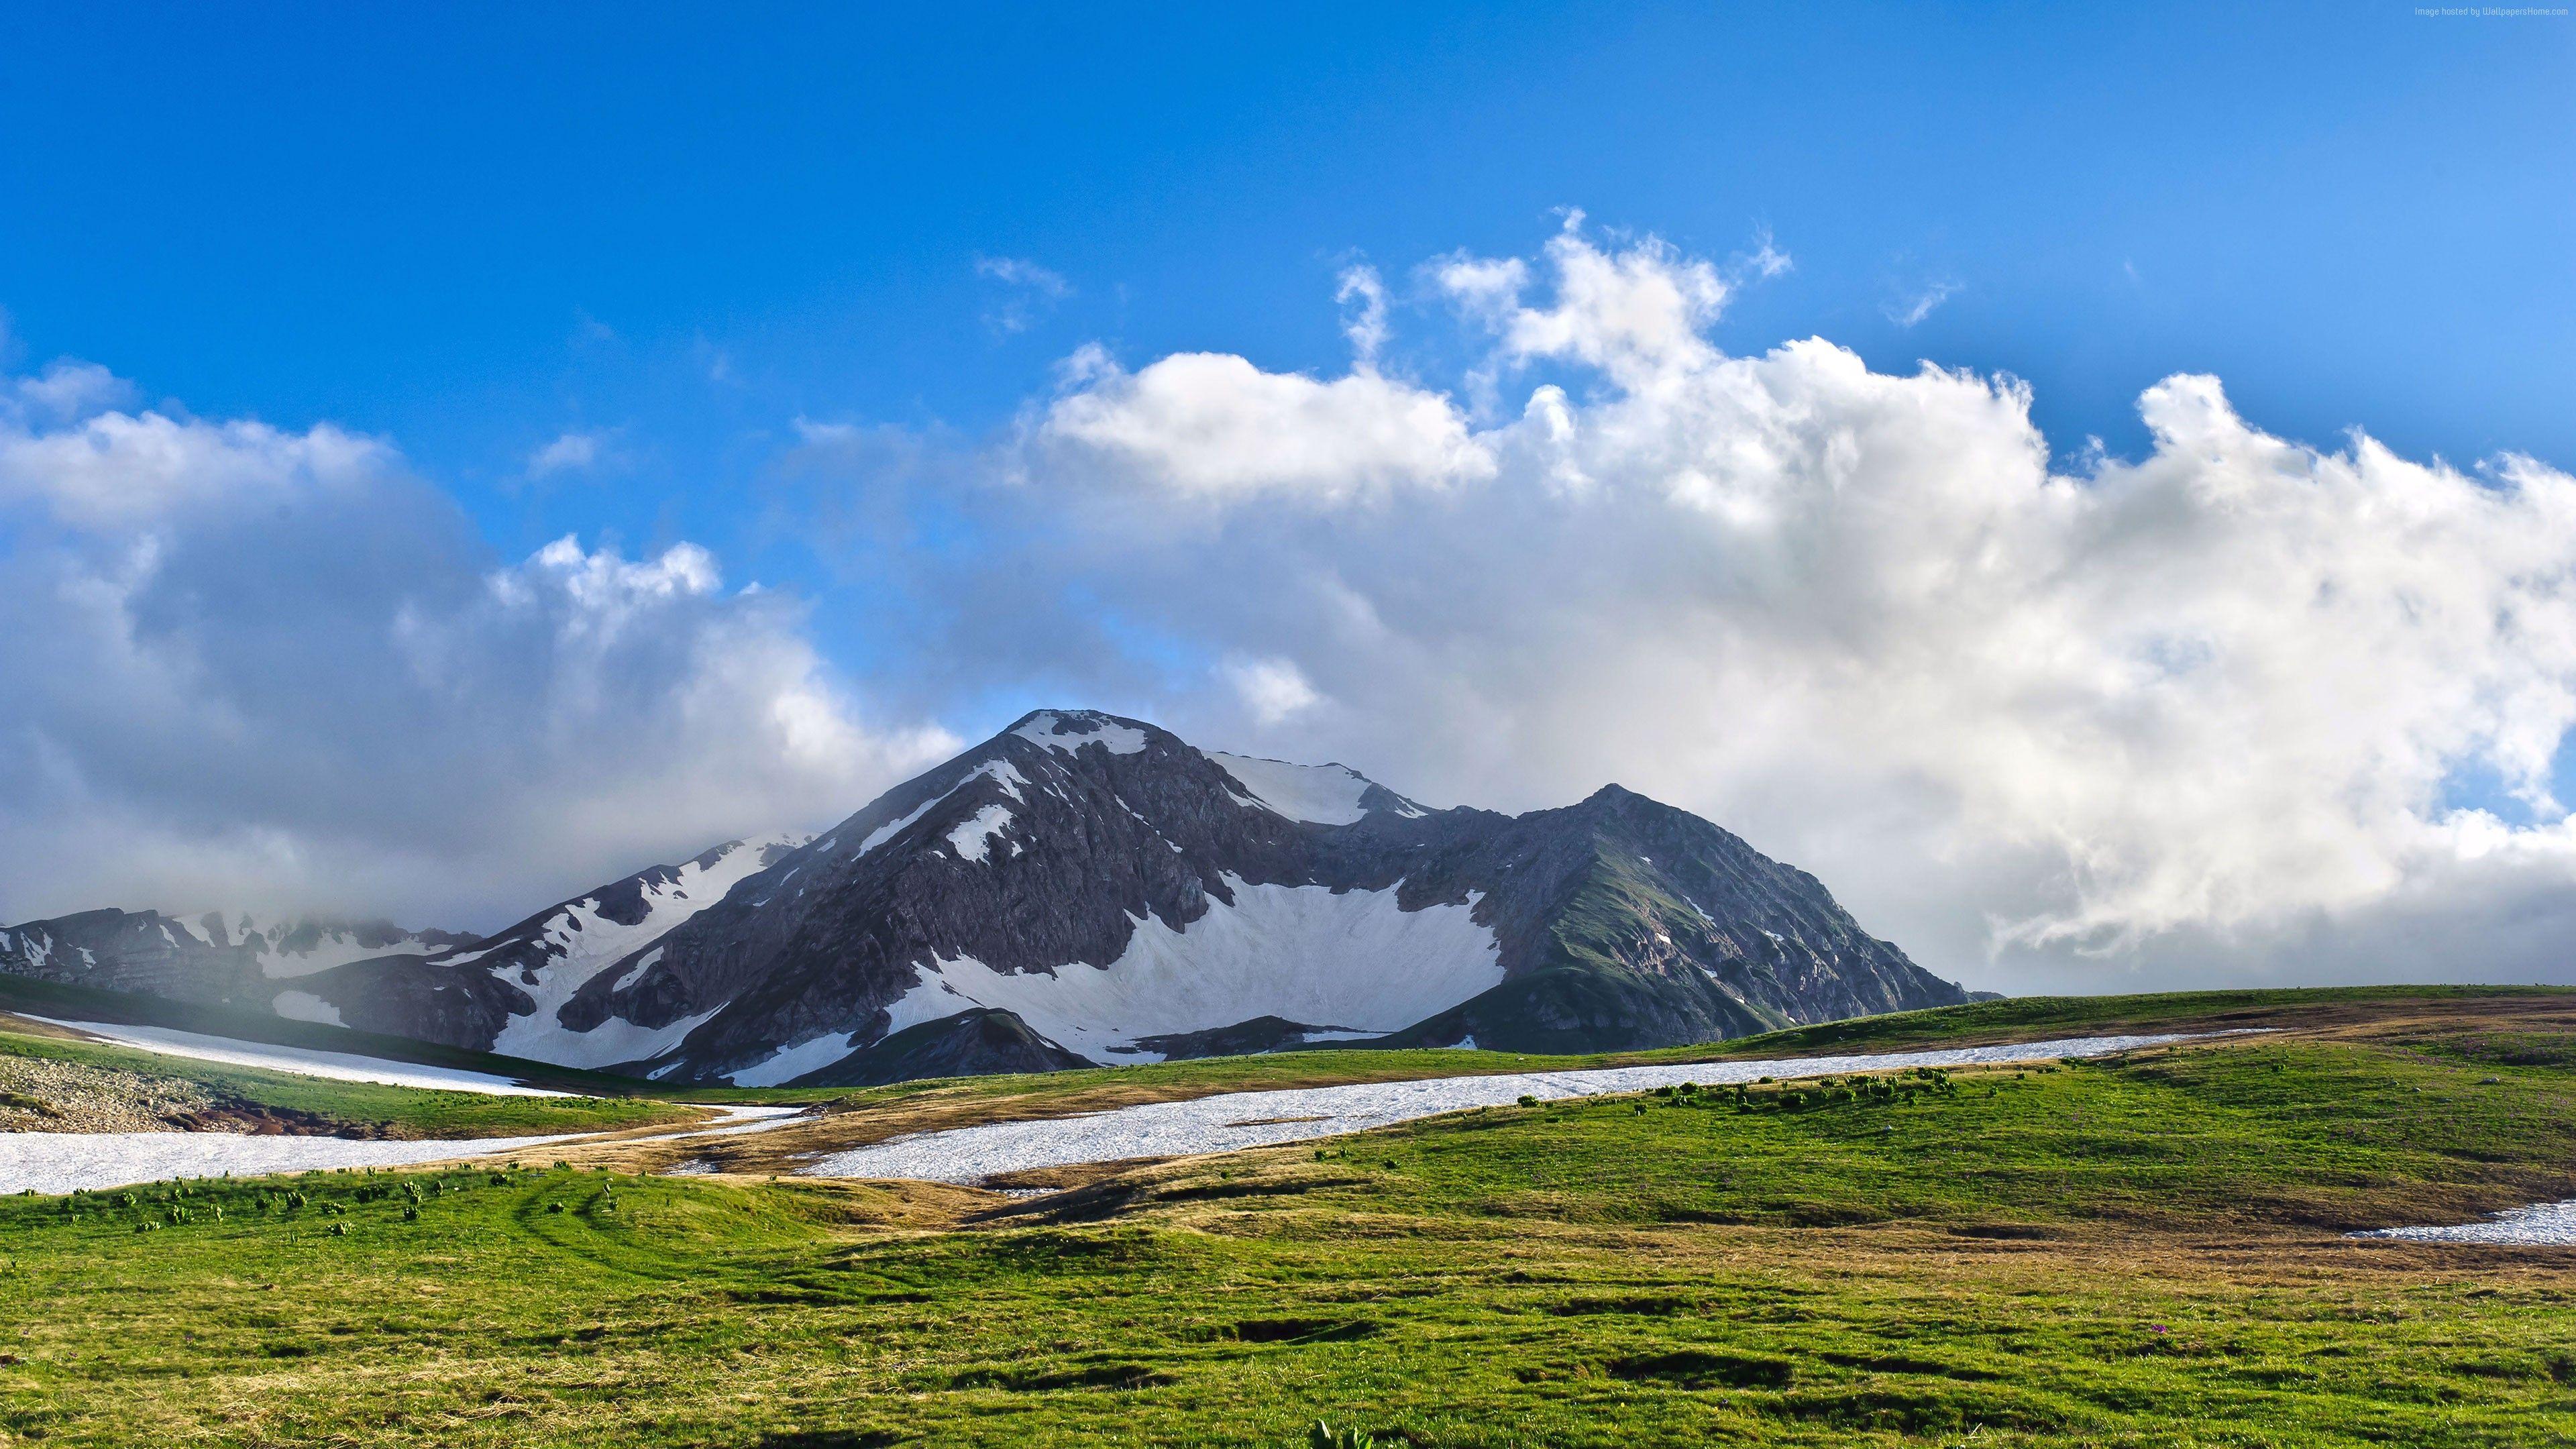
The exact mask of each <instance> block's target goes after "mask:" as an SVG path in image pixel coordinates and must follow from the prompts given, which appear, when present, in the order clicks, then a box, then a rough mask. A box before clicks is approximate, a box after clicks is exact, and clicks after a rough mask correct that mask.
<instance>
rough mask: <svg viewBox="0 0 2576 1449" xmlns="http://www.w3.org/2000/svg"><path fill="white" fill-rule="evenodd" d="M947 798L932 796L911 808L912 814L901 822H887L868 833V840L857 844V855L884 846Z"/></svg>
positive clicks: (944, 796)
mask: <svg viewBox="0 0 2576 1449" xmlns="http://www.w3.org/2000/svg"><path fill="white" fill-rule="evenodd" d="M947 798H948V797H947V796H946V795H933V796H931V797H930V798H929V799H927V800H924V801H922V802H921V803H920V804H918V805H915V806H914V807H912V813H911V814H909V815H906V816H904V817H903V818H902V819H901V820H889V821H887V822H886V823H885V824H883V825H880V826H878V827H877V828H876V829H874V830H871V831H869V832H868V838H867V839H865V840H862V841H860V842H859V854H861V855H865V854H867V853H868V852H869V851H871V850H874V849H876V848H877V847H878V846H880V845H883V844H885V843H886V842H887V841H889V840H892V839H894V838H895V837H896V836H898V835H901V834H902V833H903V832H904V827H906V826H908V825H910V824H912V822H914V821H916V820H919V819H920V818H921V817H922V816H924V815H927V814H929V813H930V807H931V806H933V805H936V804H938V803H939V802H940V801H942V800H945V799H947Z"/></svg>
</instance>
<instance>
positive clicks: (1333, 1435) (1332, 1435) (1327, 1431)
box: [1306, 1419, 1377, 1449]
mask: <svg viewBox="0 0 2576 1449" xmlns="http://www.w3.org/2000/svg"><path fill="white" fill-rule="evenodd" d="M1306 1444H1307V1446H1308V1449H1375V1446H1376V1444H1377V1439H1376V1437H1375V1436H1374V1435H1372V1434H1370V1433H1369V1431H1367V1430H1366V1429H1354V1428H1348V1427H1345V1428H1341V1429H1335V1428H1334V1427H1333V1426H1332V1425H1330V1424H1327V1423H1325V1422H1324V1421H1323V1420H1321V1419H1317V1420H1316V1421H1315V1423H1314V1425H1313V1427H1311V1428H1309V1429H1308V1430H1307V1431H1306Z"/></svg>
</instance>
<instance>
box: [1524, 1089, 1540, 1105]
mask: <svg viewBox="0 0 2576 1449" xmlns="http://www.w3.org/2000/svg"><path fill="white" fill-rule="evenodd" d="M1521 1105H1522V1106H1524V1107H1535V1106H1537V1105H1538V1098H1536V1097H1533V1096H1531V1095H1530V1094H1529V1093H1527V1092H1523V1093H1521Z"/></svg>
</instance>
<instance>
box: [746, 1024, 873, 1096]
mask: <svg viewBox="0 0 2576 1449" xmlns="http://www.w3.org/2000/svg"><path fill="white" fill-rule="evenodd" d="M852 1050H854V1047H853V1045H852V1038H851V1035H850V1034H849V1033H847V1032H825V1033H824V1034H823V1035H821V1036H818V1037H813V1038H810V1039H808V1040H805V1041H800V1042H798V1043H796V1044H795V1045H794V1046H788V1047H780V1048H779V1049H778V1050H777V1051H776V1052H774V1053H772V1054H771V1055H770V1057H769V1059H768V1060H767V1061H764V1062H756V1063H754V1064H752V1065H751V1066H748V1067H745V1068H743V1069H742V1070H741V1071H738V1072H736V1073H734V1074H733V1084H734V1085H735V1086H737V1087H775V1086H777V1085H779V1084H780V1083H782V1082H791V1081H794V1080H795V1079H796V1078H798V1077H801V1076H803V1075H805V1074H806V1073H807V1072H819V1071H821V1070H822V1069H823V1068H825V1067H828V1066H830V1065H831V1064H832V1063H834V1062H837V1061H839V1060H840V1059H841V1058H843V1057H845V1056H848V1055H849V1054H850V1053H851V1051H852Z"/></svg>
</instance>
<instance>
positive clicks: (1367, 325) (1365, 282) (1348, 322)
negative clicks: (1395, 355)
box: [1333, 266, 1387, 371]
mask: <svg viewBox="0 0 2576 1449" xmlns="http://www.w3.org/2000/svg"><path fill="white" fill-rule="evenodd" d="M1333 300H1334V301H1336V302H1339V303H1341V304H1342V305H1343V306H1345V307H1349V306H1350V304H1351V303H1352V302H1354V301H1356V302H1358V303H1359V306H1358V307H1357V308H1356V309H1354V310H1351V311H1349V312H1346V313H1345V314H1344V315H1343V318H1342V334H1343V335H1344V336H1346V337H1348V338H1350V339H1351V353H1352V355H1353V356H1354V357H1355V358H1356V359H1357V360H1358V364H1359V366H1360V368H1361V369H1362V370H1364V371H1375V370H1376V368H1377V355H1378V353H1379V352H1380V351H1381V350H1383V349H1384V348H1385V347H1386V338H1387V328H1386V284H1385V283H1384V282H1382V281H1380V280H1379V279H1378V275H1377V268H1375V267H1368V266H1350V267H1344V268H1343V269H1342V275H1341V278H1340V285H1338V286H1337V287H1336V288H1335V289H1334V291H1333Z"/></svg>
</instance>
